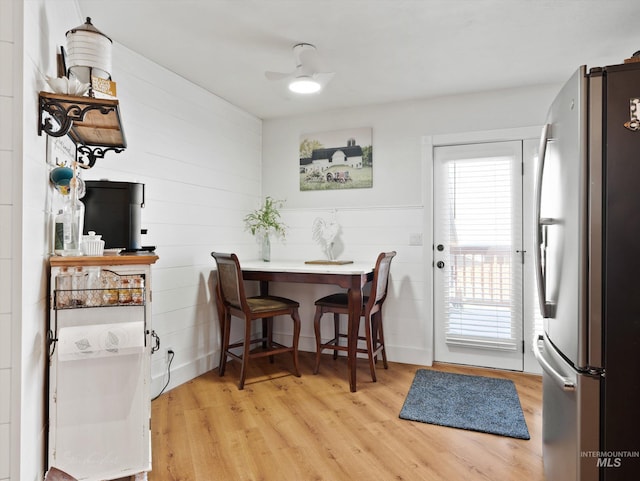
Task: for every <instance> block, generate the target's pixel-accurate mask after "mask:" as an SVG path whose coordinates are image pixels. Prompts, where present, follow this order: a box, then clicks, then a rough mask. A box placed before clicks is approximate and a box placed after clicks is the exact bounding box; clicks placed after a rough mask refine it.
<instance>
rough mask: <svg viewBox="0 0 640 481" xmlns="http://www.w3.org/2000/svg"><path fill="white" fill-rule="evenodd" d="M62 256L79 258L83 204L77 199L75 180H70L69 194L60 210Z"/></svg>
mask: <svg viewBox="0 0 640 481" xmlns="http://www.w3.org/2000/svg"><path fill="white" fill-rule="evenodd" d="M62 223H63V247H64V250H63V254H62V255H65V256H79V255H81V252H80V241H81V240H82V229H83V228H84V204H83V203H82V202H81V201H80V199H79V198H78V189H77V179H76V178H75V177H74V178H73V179H71V193H70V194H69V196H68V199H67V202H66V203H65V206H64V209H62Z"/></svg>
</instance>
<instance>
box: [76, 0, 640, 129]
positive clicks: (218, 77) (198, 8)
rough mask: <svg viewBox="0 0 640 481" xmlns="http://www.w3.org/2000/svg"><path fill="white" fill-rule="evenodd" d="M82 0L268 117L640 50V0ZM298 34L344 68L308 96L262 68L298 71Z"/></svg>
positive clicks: (506, 84)
mask: <svg viewBox="0 0 640 481" xmlns="http://www.w3.org/2000/svg"><path fill="white" fill-rule="evenodd" d="M77 1H78V4H79V6H80V10H81V12H80V13H81V15H82V16H83V17H86V16H89V17H91V18H92V22H93V24H94V26H95V27H96V28H98V29H99V30H101V31H102V32H103V33H105V34H106V35H108V36H109V37H111V38H112V39H113V40H114V41H115V42H118V43H120V44H122V45H124V46H126V47H127V48H129V49H131V50H133V51H135V52H137V53H139V54H141V55H143V56H145V57H147V58H149V59H151V60H153V61H154V62H156V63H158V64H160V65H163V66H164V67H166V68H167V69H169V70H171V71H173V72H175V73H177V74H178V75H180V76H182V77H184V78H186V79H188V80H190V81H191V82H193V83H195V84H197V85H199V86H201V87H203V88H204V89H206V90H208V91H211V92H213V93H215V94H216V95H218V96H220V97H222V98H224V99H226V100H228V101H229V102H231V103H232V104H234V105H237V106H238V107H240V108H242V109H244V110H246V111H248V112H250V113H252V114H254V115H256V116H258V117H260V118H263V119H266V118H274V117H282V116H290V115H298V114H305V113H311V112H319V111H326V110H333V109H338V108H342V107H353V106H362V105H370V104H378V103H386V102H396V101H405V100H411V99H421V98H429V97H437V96H444V95H451V94H458V93H468V92H477V91H484V90H494V89H504V88H511V87H520V86H527V85H535V84H552V83H561V82H564V80H566V79H567V78H568V77H569V76H570V75H571V73H573V71H574V70H575V69H576V68H577V67H578V66H579V65H582V64H586V65H587V66H588V67H594V66H603V65H610V64H617V63H622V62H623V60H624V59H625V58H628V57H630V56H631V55H632V54H633V53H634V52H635V51H637V50H640V1H639V0H77ZM75 26H76V25H69V28H71V27H75ZM299 42H307V43H312V44H314V45H316V47H317V49H318V53H319V56H320V60H321V64H322V66H323V68H324V70H327V71H333V72H336V75H335V77H334V78H333V80H332V81H331V83H330V84H329V85H328V86H327V87H326V89H325V90H323V91H322V92H321V93H320V94H316V95H313V96H309V97H304V98H301V97H299V96H295V97H294V96H293V94H288V93H287V92H286V88H285V86H284V85H283V84H282V83H281V82H275V83H274V82H271V81H268V80H267V79H266V78H265V76H264V72H265V71H267V70H274V71H281V72H288V71H292V70H293V68H294V61H293V54H292V51H291V48H292V46H293V45H294V44H296V43H299ZM116 61H117V60H116ZM114 80H115V81H116V82H117V81H118V79H117V78H114Z"/></svg>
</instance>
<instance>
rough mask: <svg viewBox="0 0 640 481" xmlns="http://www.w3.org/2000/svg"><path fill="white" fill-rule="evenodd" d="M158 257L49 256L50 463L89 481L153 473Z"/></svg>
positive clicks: (51, 465) (79, 478)
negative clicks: (152, 366)
mask: <svg viewBox="0 0 640 481" xmlns="http://www.w3.org/2000/svg"><path fill="white" fill-rule="evenodd" d="M157 259H158V257H157V256H155V255H134V256H101V257H52V258H51V259H50V265H51V288H50V293H51V294H50V317H49V406H48V410H49V437H48V453H49V455H48V464H49V467H50V468H51V467H56V468H58V469H61V470H62V471H65V472H67V473H68V474H70V475H71V476H73V477H75V478H77V479H78V480H83V481H84V480H88V481H94V480H95V481H101V480H110V479H117V478H122V477H125V476H130V475H134V474H138V473H142V472H146V471H149V470H151V435H150V417H151V400H150V394H149V387H150V355H151V348H152V346H151V343H152V338H151V332H152V331H151V264H153V263H155V261H156V260H157Z"/></svg>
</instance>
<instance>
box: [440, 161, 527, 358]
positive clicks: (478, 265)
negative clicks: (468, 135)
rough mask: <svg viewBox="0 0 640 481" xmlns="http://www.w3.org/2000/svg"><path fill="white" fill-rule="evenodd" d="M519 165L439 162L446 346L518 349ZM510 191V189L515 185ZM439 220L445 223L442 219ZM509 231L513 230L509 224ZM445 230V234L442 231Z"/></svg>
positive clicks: (519, 277) (519, 333)
mask: <svg viewBox="0 0 640 481" xmlns="http://www.w3.org/2000/svg"><path fill="white" fill-rule="evenodd" d="M519 168H520V165H519V162H517V163H516V162H514V158H513V157H510V156H488V157H482V156H480V157H475V158H459V159H455V160H450V161H449V162H447V166H446V172H447V174H446V175H447V179H446V189H444V195H446V199H441V200H443V201H444V202H442V203H441V204H440V205H442V206H444V208H445V209H447V211H448V212H445V215H444V216H442V218H443V219H448V226H446V227H445V230H448V232H449V243H448V262H447V263H446V264H447V265H446V266H445V273H444V274H445V275H444V276H443V282H445V286H444V289H443V291H444V293H445V317H446V319H445V341H446V343H447V344H449V345H464V346H469V347H478V348H487V349H497V350H516V349H520V348H521V344H520V343H521V341H520V340H521V339H522V336H521V332H520V331H521V329H522V314H521V312H522V310H521V306H522V281H521V269H522V266H521V265H515V264H514V263H516V262H518V263H519V262H521V259H520V256H519V254H518V252H519V249H521V247H520V246H521V245H522V239H521V236H522V233H521V230H520V228H519V226H520V225H521V216H522V212H521V209H520V207H519V206H520V205H521V203H520V202H519V201H517V199H516V198H515V196H516V195H520V193H519V189H517V188H514V182H521V176H520V175H519V172H518V170H519ZM516 187H517V186H516ZM445 222H447V221H445ZM516 226H517V227H516ZM447 227H448V229H447Z"/></svg>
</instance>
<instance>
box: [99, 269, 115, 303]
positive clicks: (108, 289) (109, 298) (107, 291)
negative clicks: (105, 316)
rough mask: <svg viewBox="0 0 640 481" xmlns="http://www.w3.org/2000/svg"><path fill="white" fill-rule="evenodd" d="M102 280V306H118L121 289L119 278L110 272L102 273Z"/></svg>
mask: <svg viewBox="0 0 640 481" xmlns="http://www.w3.org/2000/svg"><path fill="white" fill-rule="evenodd" d="M100 279H101V284H102V304H103V305H105V306H114V305H117V304H118V297H119V289H120V282H119V277H118V276H116V275H115V274H112V273H110V272H105V271H102V273H101V274H100Z"/></svg>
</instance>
